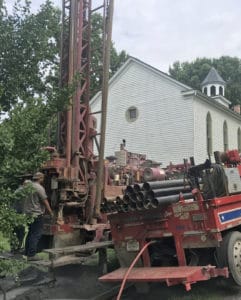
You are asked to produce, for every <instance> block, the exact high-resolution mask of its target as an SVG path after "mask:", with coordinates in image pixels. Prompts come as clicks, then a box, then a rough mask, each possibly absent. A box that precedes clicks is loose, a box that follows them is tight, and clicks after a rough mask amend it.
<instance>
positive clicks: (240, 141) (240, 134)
mask: <svg viewBox="0 0 241 300" xmlns="http://www.w3.org/2000/svg"><path fill="white" fill-rule="evenodd" d="M237 138H238V152H239V153H241V129H240V127H239V129H238V136H237Z"/></svg>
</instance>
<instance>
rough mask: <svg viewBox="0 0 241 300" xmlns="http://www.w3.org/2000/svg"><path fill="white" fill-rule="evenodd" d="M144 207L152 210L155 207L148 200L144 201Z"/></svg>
mask: <svg viewBox="0 0 241 300" xmlns="http://www.w3.org/2000/svg"><path fill="white" fill-rule="evenodd" d="M143 207H144V208H145V209H150V208H152V207H153V206H152V204H151V201H150V199H148V198H147V199H145V200H144V202H143Z"/></svg>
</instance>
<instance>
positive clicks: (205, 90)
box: [203, 87, 208, 95]
mask: <svg viewBox="0 0 241 300" xmlns="http://www.w3.org/2000/svg"><path fill="white" fill-rule="evenodd" d="M203 92H204V94H205V95H207V94H208V88H207V87H205V88H204V90H203Z"/></svg>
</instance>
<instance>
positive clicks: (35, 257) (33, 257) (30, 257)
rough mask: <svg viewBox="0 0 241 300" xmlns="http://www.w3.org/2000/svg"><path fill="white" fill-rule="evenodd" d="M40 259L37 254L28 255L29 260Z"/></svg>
mask: <svg viewBox="0 0 241 300" xmlns="http://www.w3.org/2000/svg"><path fill="white" fill-rule="evenodd" d="M39 260H41V259H40V258H39V257H38V256H37V255H34V256H28V257H27V261H39Z"/></svg>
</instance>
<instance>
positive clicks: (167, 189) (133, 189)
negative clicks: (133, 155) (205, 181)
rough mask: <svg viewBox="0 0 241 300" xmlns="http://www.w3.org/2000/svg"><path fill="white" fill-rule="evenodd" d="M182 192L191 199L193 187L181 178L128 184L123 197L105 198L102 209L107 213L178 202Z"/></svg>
mask: <svg viewBox="0 0 241 300" xmlns="http://www.w3.org/2000/svg"><path fill="white" fill-rule="evenodd" d="M180 193H182V197H183V198H184V199H191V198H192V193H191V187H190V186H189V185H188V184H186V185H185V182H184V181H183V180H182V179H180V180H168V181H155V182H146V183H144V184H135V185H133V186H127V188H126V190H125V194H124V195H123V197H116V199H115V200H114V201H113V200H112V201H108V200H107V199H105V200H104V201H103V203H102V211H103V212H107V213H113V212H127V211H136V210H145V209H150V208H156V207H158V206H164V205H168V204H171V203H174V202H178V201H179V199H180Z"/></svg>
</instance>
